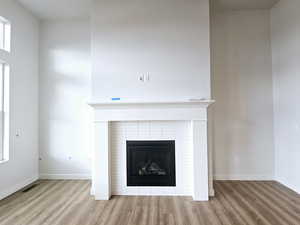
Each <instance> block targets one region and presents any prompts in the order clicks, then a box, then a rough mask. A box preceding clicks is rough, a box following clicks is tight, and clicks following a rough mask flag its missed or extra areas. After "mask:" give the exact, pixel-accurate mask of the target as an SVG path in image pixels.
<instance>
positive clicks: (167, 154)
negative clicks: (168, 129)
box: [126, 141, 176, 186]
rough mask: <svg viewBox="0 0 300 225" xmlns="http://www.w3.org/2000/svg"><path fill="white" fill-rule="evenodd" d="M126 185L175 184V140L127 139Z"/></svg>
mask: <svg viewBox="0 0 300 225" xmlns="http://www.w3.org/2000/svg"><path fill="white" fill-rule="evenodd" d="M126 147H127V186H176V176H175V141H127V146H126Z"/></svg>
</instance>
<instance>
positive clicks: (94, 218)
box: [0, 181, 300, 225]
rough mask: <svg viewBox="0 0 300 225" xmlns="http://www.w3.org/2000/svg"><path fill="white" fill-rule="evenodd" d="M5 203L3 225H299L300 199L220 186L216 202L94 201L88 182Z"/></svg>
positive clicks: (45, 188)
mask: <svg viewBox="0 0 300 225" xmlns="http://www.w3.org/2000/svg"><path fill="white" fill-rule="evenodd" d="M38 183H39V185H38V186H36V187H35V188H33V189H31V190H30V191H28V192H26V193H22V192H18V193H16V194H14V195H12V196H10V197H8V198H6V199H4V200H2V201H0V224H1V225H100V224H101V225H166V224H178V225H202V224H208V225H215V224H216V225H223V224H224V225H229V224H230V225H243V224H249V225H256V224H267V225H281V224H289V225H299V224H300V197H299V195H298V194H296V193H295V192H293V191H291V190H289V189H287V188H285V187H284V186H282V185H280V184H278V183H276V182H240V181H234V182H233V181H232V182H228V181H218V182H215V191H216V197H215V198H212V199H211V200H210V201H209V202H193V201H192V199H191V198H190V197H141V196H140V197H127V196H115V197H113V198H112V200H110V201H94V200H93V198H92V197H91V196H90V194H89V191H90V183H89V182H88V181H39V182H38Z"/></svg>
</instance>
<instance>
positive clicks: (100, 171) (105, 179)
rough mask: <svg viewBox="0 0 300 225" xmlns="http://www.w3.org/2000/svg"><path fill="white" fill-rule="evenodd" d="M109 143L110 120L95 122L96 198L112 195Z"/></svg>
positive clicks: (94, 175) (94, 178) (93, 187)
mask: <svg viewBox="0 0 300 225" xmlns="http://www.w3.org/2000/svg"><path fill="white" fill-rule="evenodd" d="M109 145H110V137H109V122H108V121H104V122H98V121H97V122H95V123H94V151H93V181H92V182H93V183H92V193H93V194H94V195H95V199H96V200H109V199H110V196H111V180H110V179H111V176H110V175H111V170H110V166H111V165H110V164H111V160H110V149H109Z"/></svg>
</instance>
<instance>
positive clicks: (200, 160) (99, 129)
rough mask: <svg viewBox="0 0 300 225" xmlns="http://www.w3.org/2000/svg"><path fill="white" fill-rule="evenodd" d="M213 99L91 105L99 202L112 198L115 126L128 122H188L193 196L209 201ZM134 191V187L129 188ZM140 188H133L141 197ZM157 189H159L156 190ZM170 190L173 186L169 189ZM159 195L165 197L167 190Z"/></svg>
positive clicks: (95, 188) (94, 187)
mask: <svg viewBox="0 0 300 225" xmlns="http://www.w3.org/2000/svg"><path fill="white" fill-rule="evenodd" d="M213 102H214V101H213V100H199V101H198V100H197V101H194V100H192V101H166V102H162V101H157V102H125V101H120V102H90V103H89V105H90V106H92V107H93V108H94V121H93V124H94V126H93V129H94V132H93V139H94V148H93V153H92V162H93V165H92V187H91V194H92V195H94V196H95V199H96V200H109V199H110V197H111V195H112V181H111V179H112V174H111V173H112V171H111V167H112V161H111V142H110V141H111V136H110V135H111V134H110V130H111V124H112V123H114V122H126V121H141V122H142V121H153V122H154V121H170V122H171V121H174V122H175V121H187V122H188V123H189V124H190V130H189V131H188V133H189V135H190V137H191V145H189V146H187V147H188V148H189V149H191V152H192V162H191V171H187V172H189V173H190V174H191V175H192V193H191V195H192V197H193V199H194V200H195V201H207V200H208V199H209V195H213V194H214V191H213V185H212V180H213V179H212V175H211V174H212V173H211V169H210V168H211V164H209V151H208V119H207V109H208V107H209V105H210V104H212V103H213ZM128 188H130V186H129V187H128ZM139 188H143V187H137V188H135V189H132V190H133V191H134V193H131V194H133V195H140V194H141V193H142V192H140V190H142V189H139ZM154 188H156V187H154ZM168 188H169V187H168ZM157 190H158V193H156V195H157V194H161V195H165V193H164V191H163V189H157Z"/></svg>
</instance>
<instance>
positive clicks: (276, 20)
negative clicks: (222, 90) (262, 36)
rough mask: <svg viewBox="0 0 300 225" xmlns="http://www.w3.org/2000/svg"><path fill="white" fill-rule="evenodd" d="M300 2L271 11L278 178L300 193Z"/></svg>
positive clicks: (294, 0)
mask: <svg viewBox="0 0 300 225" xmlns="http://www.w3.org/2000/svg"><path fill="white" fill-rule="evenodd" d="M299 9H300V1H299V0H283V1H280V2H279V3H278V4H277V5H276V6H275V7H274V8H273V9H272V12H271V24H272V26H271V27H272V57H273V80H274V112H275V116H274V121H275V127H274V131H275V132H274V133H275V158H276V160H275V161H276V163H275V165H276V169H275V171H276V172H275V174H276V179H277V180H278V181H280V182H281V183H283V184H285V185H287V186H288V187H290V188H292V189H293V190H295V191H297V192H298V193H300V163H299V162H300V139H299V137H300V105H299V96H300V88H299V84H300V64H299V59H300V25H299V21H300V14H299Z"/></svg>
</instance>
